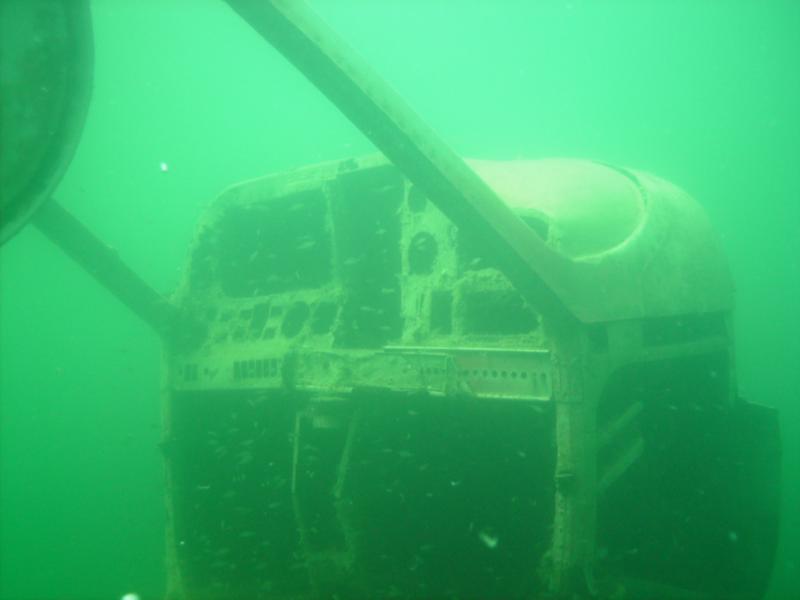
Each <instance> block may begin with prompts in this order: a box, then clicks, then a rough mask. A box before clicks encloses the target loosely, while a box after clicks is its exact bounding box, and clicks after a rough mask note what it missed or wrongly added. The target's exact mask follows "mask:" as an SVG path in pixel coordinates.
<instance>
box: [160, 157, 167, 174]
mask: <svg viewBox="0 0 800 600" xmlns="http://www.w3.org/2000/svg"><path fill="white" fill-rule="evenodd" d="M159 167H160V168H161V172H162V173H166V172H167V171H169V165H168V164H167V163H165V162H164V161H163V160H162V161H161V163H160V164H159Z"/></svg>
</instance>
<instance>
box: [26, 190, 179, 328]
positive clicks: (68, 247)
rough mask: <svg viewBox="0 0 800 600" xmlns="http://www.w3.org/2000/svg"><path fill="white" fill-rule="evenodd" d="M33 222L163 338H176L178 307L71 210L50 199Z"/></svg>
mask: <svg viewBox="0 0 800 600" xmlns="http://www.w3.org/2000/svg"><path fill="white" fill-rule="evenodd" d="M33 224H34V225H35V226H36V228H37V229H39V231H41V232H42V233H43V234H44V235H45V236H46V237H47V238H48V239H50V241H52V242H53V243H54V244H56V245H57V246H58V247H59V248H60V249H61V250H62V251H63V252H64V253H65V254H66V255H67V256H69V257H70V258H72V259H73V260H74V261H75V262H77V263H78V264H79V265H80V266H81V267H83V268H84V269H85V270H86V271H87V272H88V273H89V274H90V275H91V276H92V277H94V278H95V279H96V280H97V281H98V282H99V283H100V284H101V285H102V286H103V287H105V288H106V289H107V290H109V291H110V292H111V293H112V294H113V295H114V296H116V297H117V298H118V299H119V300H120V301H121V302H122V303H123V304H124V305H125V306H127V307H128V308H129V309H131V310H132V311H133V312H134V313H135V314H136V315H137V316H138V317H140V318H141V319H142V320H143V321H145V323H147V324H148V325H150V326H151V327H152V328H153V329H155V331H156V332H157V333H158V334H159V335H160V336H161V337H162V338H164V339H165V340H171V339H173V338H174V336H175V334H176V331H177V328H176V326H177V325H178V323H179V322H180V319H179V311H178V309H177V308H176V307H175V306H173V305H172V304H170V303H169V301H168V300H167V299H166V298H164V297H162V296H161V295H160V294H159V293H158V292H156V291H155V290H154V289H153V288H151V287H150V286H149V285H148V284H147V283H145V281H144V280H142V278H141V277H139V276H138V275H137V274H136V273H134V272H133V271H132V270H131V268H130V267H129V266H128V265H126V264H125V263H124V262H123V261H122V259H121V258H120V257H119V255H118V254H117V252H116V251H115V250H114V249H112V248H111V247H109V246H108V245H106V244H105V243H103V242H102V240H100V239H99V238H98V237H97V236H95V235H94V234H93V233H92V232H91V231H90V230H89V229H88V228H87V227H86V226H85V225H84V224H83V223H81V222H80V221H79V220H78V219H77V218H75V216H74V215H72V214H71V213H70V212H69V211H68V210H66V209H65V208H64V207H63V206H61V205H60V204H58V203H57V202H56V201H55V200H53V199H50V200H49V201H48V202H46V203H45V204H44V205H43V206H42V207H41V208H40V209H39V211H38V212H37V213H36V215H35V216H34V218H33Z"/></svg>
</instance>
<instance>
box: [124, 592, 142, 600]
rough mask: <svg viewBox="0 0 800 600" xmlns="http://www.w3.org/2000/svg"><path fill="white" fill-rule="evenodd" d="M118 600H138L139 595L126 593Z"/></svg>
mask: <svg viewBox="0 0 800 600" xmlns="http://www.w3.org/2000/svg"><path fill="white" fill-rule="evenodd" d="M120 600H140V599H139V594H134V593H133V592H128V593H127V594H125V595H124V596H122V598H120Z"/></svg>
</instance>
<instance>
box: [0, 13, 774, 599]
mask: <svg viewBox="0 0 800 600" xmlns="http://www.w3.org/2000/svg"><path fill="white" fill-rule="evenodd" d="M51 4H52V5H54V6H55V5H58V4H59V3H56V2H53V3H51ZM229 4H230V5H231V6H232V7H233V8H234V9H235V10H236V11H237V12H239V13H240V14H241V15H242V17H243V18H244V19H245V20H246V21H247V22H248V23H250V24H251V25H252V26H253V27H254V28H255V29H256V30H257V31H258V32H259V33H261V34H262V35H263V36H264V37H265V38H266V39H268V40H269V41H270V42H271V43H272V44H273V45H274V46H275V47H276V48H277V49H279V50H280V51H281V52H282V53H284V54H285V55H286V56H287V58H288V59H289V60H291V61H293V62H294V63H295V64H296V65H297V66H298V68H300V69H301V71H303V73H304V74H306V75H307V76H308V77H309V78H310V79H311V80H312V81H313V82H314V83H315V84H316V85H317V86H318V87H319V88H320V90H321V91H323V92H324V93H326V94H327V95H328V96H329V98H330V99H331V100H332V101H333V102H334V103H336V105H337V106H339V108H341V109H342V111H343V112H344V113H345V114H346V115H347V116H348V117H349V118H350V119H351V120H353V122H354V123H355V124H356V125H357V126H359V127H360V128H361V129H362V130H363V131H364V132H365V134H366V135H368V137H370V139H372V140H373V141H374V142H375V144H376V146H378V148H379V149H380V150H381V151H382V152H383V155H376V156H369V157H362V158H353V159H347V160H341V161H335V162H329V163H324V164H320V165H312V166H308V167H304V168H301V169H297V170H294V171H291V172H288V173H281V174H274V175H269V176H266V177H263V178H259V179H255V180H252V181H247V182H243V183H240V184H236V185H233V186H232V187H230V188H229V189H228V190H226V191H225V192H224V193H223V194H222V195H221V196H220V197H219V198H218V199H217V200H216V202H214V203H213V204H212V205H211V206H210V208H209V209H208V210H207V212H206V214H205V215H203V217H202V218H201V222H200V223H199V226H198V229H197V235H196V237H195V240H194V243H193V245H192V249H191V253H190V258H189V262H188V265H187V267H186V270H185V277H184V280H183V283H182V284H181V286H180V288H179V289H178V290H177V291H176V293H175V294H174V295H173V297H172V298H171V299H170V300H169V301H167V300H165V299H163V298H160V297H159V296H158V295H157V294H155V293H154V292H152V290H149V288H147V286H146V285H145V284H144V283H143V282H141V281H140V280H138V278H136V276H135V274H133V273H131V272H130V271H129V270H127V268H126V267H125V266H124V265H123V264H122V263H121V262H120V261H119V259H118V258H117V257H115V256H113V255H111V254H110V253H109V252H108V250H107V249H106V248H104V247H103V246H102V244H100V243H99V242H98V241H97V240H96V239H95V238H93V236H92V235H91V234H90V233H89V232H88V231H86V230H85V229H83V228H82V227H81V226H80V225H79V224H78V223H77V222H76V221H74V219H73V218H72V217H70V216H69V215H68V213H66V211H64V210H63V209H62V208H60V207H58V206H57V205H56V204H54V203H53V202H49V203H48V204H46V205H44V207H43V208H41V209H40V210H39V211H38V212H37V216H36V217H35V219H34V223H35V224H36V225H37V226H38V227H39V228H40V229H41V230H42V231H43V232H44V233H45V234H46V235H48V236H49V237H50V238H51V239H53V240H54V241H55V242H56V243H58V244H59V245H60V246H61V247H62V248H64V249H65V251H67V252H68V253H69V254H70V255H72V256H73V257H74V258H76V260H78V261H79V262H80V263H81V264H83V265H84V266H86V268H87V269H88V270H89V271H90V272H92V273H93V274H94V275H95V276H96V277H97V278H98V279H99V280H100V281H101V283H103V284H104V285H106V286H108V287H109V289H111V290H112V291H113V292H114V293H115V294H117V296H118V297H120V299H122V300H123V301H124V302H126V304H127V305H128V306H130V307H131V308H132V309H133V310H134V311H135V312H136V313H137V314H138V315H139V316H141V317H142V318H144V319H145V320H147V321H148V322H149V323H151V324H152V325H153V327H154V328H155V329H156V330H157V331H158V332H159V333H160V334H161V335H162V337H163V338H164V341H165V361H164V363H165V370H166V376H165V382H166V385H165V392H164V436H163V451H164V456H165V462H166V473H167V505H168V516H169V519H168V539H167V561H168V572H169V585H168V588H169V589H168V592H167V597H168V598H170V599H175V600H184V599H185V600H212V599H213V600H222V599H244V598H248V599H251V598H252V599H255V598H287V599H288V598H293V599H295V598H337V597H338V598H614V599H622V598H639V599H645V598H698V599H700V598H703V599H723V598H724V599H731V598H742V599H744V598H753V599H754V598H760V597H761V596H762V594H763V593H764V591H765V588H766V585H767V583H768V580H769V575H770V570H771V566H772V561H773V556H774V549H775V545H776V536H777V514H778V491H777V490H778V471H779V468H778V467H779V438H778V429H777V418H776V415H775V412H774V411H773V410H771V409H768V408H765V407H762V406H759V405H756V404H751V403H748V402H746V401H744V400H743V399H742V398H740V396H739V395H738V393H737V386H736V368H735V367H736V365H735V356H734V344H733V331H732V325H731V311H732V308H733V286H732V283H731V280H730V275H729V272H728V268H727V264H726V261H725V258H724V256H723V254H722V251H721V249H720V247H719V244H718V242H717V240H716V237H715V235H714V232H713V231H712V228H711V226H710V224H709V223H708V220H707V218H706V217H705V215H704V214H703V211H702V209H701V208H700V207H699V205H698V204H697V203H696V202H695V201H694V200H693V199H692V198H690V197H689V196H688V195H687V194H686V193H685V192H683V191H682V190H680V189H679V188H677V187H675V186H673V185H672V184H670V183H668V182H665V181H663V180H661V179H659V178H657V177H655V176H653V175H650V174H646V173H642V172H637V171H634V170H630V169H626V168H617V167H613V166H610V165H606V164H602V163H598V162H593V161H582V160H572V159H546V160H530V161H522V160H521V161H509V162H493V161H466V162H465V161H463V160H461V159H460V158H458V157H456V156H455V155H454V154H453V153H452V152H451V151H450V150H449V149H448V148H446V147H445V146H444V145H443V144H442V143H441V142H440V141H439V140H438V139H437V138H436V136H435V134H434V133H433V132H431V131H430V130H428V129H427V128H426V127H425V126H424V125H423V124H421V122H419V121H418V120H416V117H414V115H413V114H412V113H410V111H408V110H407V109H406V107H405V105H404V104H403V103H402V100H401V99H399V98H397V97H396V96H394V95H393V93H392V92H391V91H389V90H387V89H386V88H385V87H383V86H382V84H381V82H380V80H379V79H378V78H377V77H376V76H375V75H374V74H372V73H371V72H370V71H369V70H368V68H366V67H365V66H364V65H361V64H360V63H359V62H358V60H357V59H356V58H354V57H353V56H352V55H351V53H349V51H347V50H346V48H344V47H343V46H341V45H340V44H339V42H338V41H337V40H336V39H335V37H334V36H333V35H332V34H331V33H330V32H329V31H327V30H326V29H325V27H324V26H323V25H322V24H320V23H319V22H317V20H316V19H315V18H314V17H313V15H312V14H310V13H309V12H308V11H307V10H306V9H304V8H303V6H302V4H301V3H297V2H277V1H276V2H263V3H252V2H246V1H239V0H229ZM81 18H87V17H86V15H85V14H84V15H82V16H81ZM53 179H54V180H57V177H53ZM37 198H38V200H37V202H39V203H41V202H43V201H44V200H46V199H47V198H46V194H38V195H37ZM3 201H4V209H6V208H7V207H16V206H26V207H30V206H32V205H33V195H31V194H29V195H27V196H26V195H25V194H22V193H20V194H19V195H18V196H16V197H7V198H6V197H4V199H3ZM17 212H19V213H22V211H21V210H20V211H17ZM15 227H18V224H16V225H15ZM4 233H7V232H4Z"/></svg>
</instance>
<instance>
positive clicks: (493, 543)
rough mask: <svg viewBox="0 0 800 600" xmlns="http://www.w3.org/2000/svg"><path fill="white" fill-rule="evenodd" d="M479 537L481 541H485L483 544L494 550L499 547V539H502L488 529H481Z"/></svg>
mask: <svg viewBox="0 0 800 600" xmlns="http://www.w3.org/2000/svg"><path fill="white" fill-rule="evenodd" d="M478 539H480V541H482V542H483V544H484V545H485V546H486V547H487V548H489V550H494V549H495V548H497V544H498V543H499V541H500V540H499V539H498V538H497V536H494V535H492V534H491V533H489V532H488V531H485V530H484V531H481V532H480V533H479V534H478Z"/></svg>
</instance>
